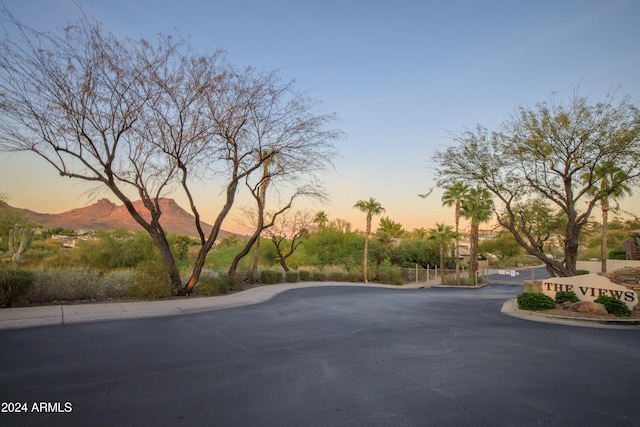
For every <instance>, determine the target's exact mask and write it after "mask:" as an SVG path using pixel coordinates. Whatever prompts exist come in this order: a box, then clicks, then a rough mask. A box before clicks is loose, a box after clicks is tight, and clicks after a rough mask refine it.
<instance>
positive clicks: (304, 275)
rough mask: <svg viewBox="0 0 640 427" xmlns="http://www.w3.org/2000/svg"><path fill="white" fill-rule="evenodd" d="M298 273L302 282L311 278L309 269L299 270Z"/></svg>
mask: <svg viewBox="0 0 640 427" xmlns="http://www.w3.org/2000/svg"><path fill="white" fill-rule="evenodd" d="M298 275H299V276H300V280H301V281H302V282H308V281H309V279H311V272H310V271H309V270H300V271H298Z"/></svg>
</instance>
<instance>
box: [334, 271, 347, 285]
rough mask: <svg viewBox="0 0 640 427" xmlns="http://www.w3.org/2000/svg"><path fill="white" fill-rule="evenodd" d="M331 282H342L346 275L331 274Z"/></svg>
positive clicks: (338, 272) (335, 272)
mask: <svg viewBox="0 0 640 427" xmlns="http://www.w3.org/2000/svg"><path fill="white" fill-rule="evenodd" d="M331 280H333V281H334V282H342V281H343V280H344V273H343V272H342V271H333V272H332V273H331Z"/></svg>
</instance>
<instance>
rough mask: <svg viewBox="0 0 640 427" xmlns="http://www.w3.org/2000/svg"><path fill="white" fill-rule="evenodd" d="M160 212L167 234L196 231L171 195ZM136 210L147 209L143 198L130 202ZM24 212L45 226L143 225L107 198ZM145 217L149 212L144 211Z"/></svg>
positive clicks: (208, 227)
mask: <svg viewBox="0 0 640 427" xmlns="http://www.w3.org/2000/svg"><path fill="white" fill-rule="evenodd" d="M159 202H160V209H161V210H162V216H161V217H160V224H162V227H163V228H164V230H165V232H167V233H168V234H183V235H186V236H191V237H195V236H197V235H198V233H197V231H196V228H195V225H194V217H193V215H192V214H190V213H189V212H187V211H185V210H184V209H182V208H181V207H180V206H178V204H177V203H176V202H175V200H173V199H167V198H163V199H160V200H159ZM133 204H134V206H135V207H136V210H138V212H143V213H147V210H146V209H145V208H144V206H143V204H142V201H141V200H138V201H135V202H133ZM20 210H21V211H22V212H23V213H24V214H25V215H27V216H28V217H30V218H31V219H32V220H33V221H34V222H36V223H37V224H39V225H42V227H44V228H58V227H61V228H65V229H68V230H78V229H85V230H86V229H88V230H107V229H115V228H125V229H127V230H129V231H134V230H142V227H141V226H140V225H139V224H138V223H137V222H135V220H134V219H133V218H132V217H131V215H130V214H129V212H128V211H127V208H126V207H125V206H124V205H116V204H115V203H113V202H111V201H110V200H108V199H100V200H98V201H97V202H96V203H94V204H93V205H90V206H86V207H84V208H78V209H72V210H70V211H67V212H62V213H58V214H43V213H38V212H33V211H30V210H28V209H20ZM143 216H144V217H145V218H146V219H147V220H148V219H149V218H150V215H148V214H147V215H143ZM202 227H203V230H204V232H205V235H208V234H209V233H210V232H211V228H212V226H211V225H209V224H206V223H202ZM230 234H233V233H230V232H228V231H224V230H220V235H219V236H218V237H219V238H224V237H227V236H229V235H230Z"/></svg>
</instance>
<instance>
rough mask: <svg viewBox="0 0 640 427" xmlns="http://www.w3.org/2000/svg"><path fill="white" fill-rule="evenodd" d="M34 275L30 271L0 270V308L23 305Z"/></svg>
mask: <svg viewBox="0 0 640 427" xmlns="http://www.w3.org/2000/svg"><path fill="white" fill-rule="evenodd" d="M33 279H34V275H33V273H31V272H30V271H25V270H15V269H1V270H0V307H2V308H7V307H17V306H20V305H24V304H25V302H26V299H27V295H28V294H29V291H30V290H31V287H32V286H33Z"/></svg>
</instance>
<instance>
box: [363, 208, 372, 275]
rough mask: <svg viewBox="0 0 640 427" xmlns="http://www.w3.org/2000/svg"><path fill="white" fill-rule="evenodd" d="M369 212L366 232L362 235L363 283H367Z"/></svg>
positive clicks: (369, 231) (369, 232)
mask: <svg viewBox="0 0 640 427" xmlns="http://www.w3.org/2000/svg"><path fill="white" fill-rule="evenodd" d="M371 216H372V215H371V212H368V213H367V232H366V233H365V235H364V263H363V264H364V267H363V270H364V273H363V275H364V283H369V275H368V271H367V270H368V264H369V235H370V234H371Z"/></svg>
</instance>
